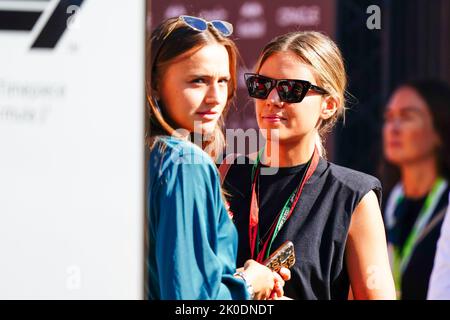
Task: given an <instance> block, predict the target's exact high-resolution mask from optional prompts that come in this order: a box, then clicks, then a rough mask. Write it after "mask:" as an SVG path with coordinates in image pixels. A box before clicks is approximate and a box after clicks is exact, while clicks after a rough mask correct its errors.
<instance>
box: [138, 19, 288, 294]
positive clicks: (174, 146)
mask: <svg viewBox="0 0 450 320" xmlns="http://www.w3.org/2000/svg"><path fill="white" fill-rule="evenodd" d="M231 33H232V26H231V24H229V23H227V22H225V21H211V22H207V21H205V20H203V19H200V18H196V17H190V16H180V17H179V18H172V19H169V20H166V21H165V22H163V23H162V24H160V25H159V26H158V27H157V28H156V29H155V30H154V31H153V33H152V35H151V39H150V41H149V42H148V49H149V50H150V52H149V54H148V56H147V58H148V59H147V61H148V63H149V65H148V66H147V98H148V99H147V100H148V103H149V107H150V108H149V109H150V128H149V129H150V130H149V134H148V140H149V141H148V142H149V146H150V156H149V166H148V167H149V168H148V169H149V173H148V198H147V200H148V209H147V218H148V241H149V242H148V260H147V264H148V283H147V289H148V298H150V299H248V298H256V299H266V298H270V297H271V296H272V297H274V296H281V295H283V289H282V286H283V284H284V280H283V278H282V277H281V276H280V275H279V274H277V273H274V272H272V271H271V270H270V269H268V268H267V267H265V266H263V265H261V264H259V263H257V262H255V261H253V260H247V261H246V262H245V264H244V267H243V268H240V269H238V270H236V264H235V263H236V262H235V261H236V251H237V232H236V229H235V227H234V225H233V223H232V221H231V219H230V218H229V216H228V213H227V210H226V209H225V206H224V203H223V201H222V197H223V195H222V191H221V188H220V182H219V179H218V172H217V168H216V166H215V164H214V163H213V161H212V160H213V159H212V158H211V157H214V156H216V155H218V154H219V153H221V151H222V147H223V144H224V138H223V134H222V133H221V128H220V123H221V118H222V113H223V111H224V109H225V108H226V106H227V105H228V104H229V102H230V100H231V99H232V98H233V96H234V95H235V91H236V60H237V54H238V53H237V49H236V46H235V44H234V43H233V41H231V40H230V39H228V38H227V37H228V36H229V35H230V34H231ZM193 135H196V136H197V137H198V136H200V137H201V136H203V135H205V136H208V138H207V139H206V138H205V140H204V141H202V143H203V147H205V149H206V150H208V151H209V154H207V153H205V152H204V151H203V150H202V149H201V148H200V147H198V146H196V145H195V144H193V143H191V142H190V141H189V140H190V137H191V136H193ZM236 271H237V272H236ZM281 274H282V275H283V277H284V279H288V278H289V276H290V275H289V270H287V271H286V270H285V271H284V273H283V272H282V273H281Z"/></svg>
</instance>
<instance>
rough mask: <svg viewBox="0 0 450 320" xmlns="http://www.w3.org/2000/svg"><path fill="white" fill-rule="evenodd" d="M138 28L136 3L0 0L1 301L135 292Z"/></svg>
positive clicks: (139, 247)
mask: <svg viewBox="0 0 450 320" xmlns="http://www.w3.org/2000/svg"><path fill="white" fill-rule="evenodd" d="M144 33H145V1H144V0H133V1H121V0H84V1H82V0H78V1H64V0H40V1H24V0H14V1H5V0H0V299H16V298H19V299H35V298H36V299H122V298H123V299H140V298H143V296H144V289H143V288H144V260H143V257H144V248H143V244H144V139H143V137H144V39H145V34H144Z"/></svg>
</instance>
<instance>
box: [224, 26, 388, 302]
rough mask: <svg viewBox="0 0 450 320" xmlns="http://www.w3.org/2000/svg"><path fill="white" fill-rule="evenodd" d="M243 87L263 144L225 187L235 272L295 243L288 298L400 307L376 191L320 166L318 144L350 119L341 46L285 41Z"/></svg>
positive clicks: (233, 170) (312, 37)
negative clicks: (342, 119)
mask: <svg viewBox="0 0 450 320" xmlns="http://www.w3.org/2000/svg"><path fill="white" fill-rule="evenodd" d="M245 81H246V85H247V88H248V92H249V95H250V97H252V98H255V106H256V117H257V122H258V126H259V128H260V129H264V131H263V134H265V135H266V140H267V143H266V145H265V147H264V148H263V149H261V150H260V151H259V152H258V154H257V155H255V157H254V158H253V159H252V160H253V161H250V160H249V159H244V158H239V159H237V161H235V164H233V165H231V167H229V168H228V171H227V175H226V178H225V183H224V188H225V190H226V191H227V192H228V193H230V197H229V200H230V205H231V211H232V212H233V214H234V221H235V224H236V226H237V228H238V233H239V246H238V247H239V250H238V260H237V262H238V264H239V263H241V262H242V261H245V260H246V259H250V258H251V259H255V260H257V261H263V260H264V259H266V258H267V257H268V256H269V255H270V254H271V253H272V252H273V251H274V250H276V249H277V248H278V247H279V246H280V245H281V244H282V243H283V242H285V241H287V240H290V241H292V242H293V243H294V247H295V254H296V262H295V264H294V266H293V267H292V269H291V272H292V279H291V281H289V282H287V283H286V286H285V288H284V291H285V294H286V296H288V297H291V298H294V299H347V298H348V297H349V296H350V297H351V296H352V293H353V298H355V299H394V298H395V289H394V284H393V280H392V274H391V272H390V268H389V260H388V254H387V247H386V238H385V233H384V226H383V221H382V216H381V212H380V207H379V199H380V197H381V185H380V182H379V181H378V180H377V179H375V178H374V177H371V176H369V175H366V174H363V173H361V172H357V171H354V170H350V169H347V168H343V167H340V166H337V165H335V164H333V163H330V162H328V161H327V160H325V159H324V158H323V154H324V150H323V148H322V144H321V136H322V135H323V134H325V133H326V132H327V131H328V130H329V129H330V128H331V127H332V126H333V124H334V123H335V122H336V119H337V118H338V117H339V116H340V115H342V114H343V112H344V92H345V86H346V76H345V69H344V64H343V59H342V57H341V53H340V51H339V49H338V48H337V46H336V45H335V44H334V43H333V41H332V40H331V39H329V38H328V37H327V36H325V35H323V34H321V33H318V32H293V33H289V34H286V35H282V36H279V37H277V38H275V39H274V40H272V41H271V42H270V43H269V44H268V45H267V46H266V47H265V48H264V49H263V51H262V53H261V55H260V58H259V60H258V62H257V65H256V69H255V73H250V74H246V75H245ZM264 132H265V133H264ZM274 141H275V143H274ZM348 143H351V141H349V142H348ZM361 156H363V155H361ZM250 158H251V157H250ZM255 158H256V159H255ZM230 160H232V158H230V157H228V158H227V160H226V161H230ZM243 162H244V163H246V164H239V163H243ZM222 168H224V166H222ZM268 169H274V170H268ZM221 171H222V172H225V170H221ZM264 172H266V174H264ZM350 288H351V290H350ZM351 292H352V293H351Z"/></svg>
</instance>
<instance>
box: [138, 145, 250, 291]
mask: <svg viewBox="0 0 450 320" xmlns="http://www.w3.org/2000/svg"><path fill="white" fill-rule="evenodd" d="M149 161H150V162H149V166H148V168H149V179H148V183H149V185H148V193H147V201H148V204H149V205H148V209H147V214H148V224H149V225H148V230H149V232H148V237H149V248H148V261H147V262H148V272H149V273H148V297H149V299H172V300H175V299H183V300H191V299H192V300H193V299H248V293H247V290H246V287H245V283H244V282H243V281H242V280H241V279H238V278H235V277H234V276H233V274H234V272H235V271H236V262H235V261H236V254H237V231H236V228H235V226H234V224H233V222H232V221H231V219H230V218H229V216H228V213H227V210H226V209H225V206H224V204H223V201H222V194H221V190H220V182H219V181H220V179H219V176H218V172H217V169H216V167H215V165H214V163H213V161H212V159H211V158H210V157H209V156H208V155H207V154H206V153H205V152H204V151H203V150H201V149H200V148H199V147H197V146H196V145H194V144H192V143H190V142H187V141H184V140H181V139H177V138H173V137H161V138H159V140H158V141H157V142H156V144H155V146H154V147H153V148H152V151H151V153H150V159H149Z"/></svg>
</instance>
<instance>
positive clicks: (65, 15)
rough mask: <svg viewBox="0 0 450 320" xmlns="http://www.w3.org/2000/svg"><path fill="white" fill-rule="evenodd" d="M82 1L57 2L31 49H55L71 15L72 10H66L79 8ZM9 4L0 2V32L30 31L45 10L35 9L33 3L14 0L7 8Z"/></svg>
mask: <svg viewBox="0 0 450 320" xmlns="http://www.w3.org/2000/svg"><path fill="white" fill-rule="evenodd" d="M50 1H51V0H41V1H40V2H41V3H43V4H44V5H45V3H47V5H48V4H49V2H50ZM83 1H84V0H58V4H57V5H56V7H55V9H54V10H53V12H52V14H51V15H50V17H49V18H48V20H47V22H46V23H45V25H44V27H43V28H42V30H41V31H40V33H39V34H38V36H37V37H36V39H35V41H34V42H33V44H32V45H31V48H32V49H37V48H47V49H53V48H55V47H56V45H57V44H58V41H59V40H60V39H61V37H62V35H63V34H64V32H65V31H66V29H67V26H68V23H67V21H68V19H69V18H71V15H72V14H73V10H68V8H74V7H80V6H81V4H82V3H83ZM10 3H11V1H4V0H0V31H2V30H6V31H31V30H33V28H34V27H35V26H36V24H37V22H38V20H39V17H41V15H42V13H43V12H44V10H45V9H39V8H36V6H35V4H36V2H35V1H27V0H16V1H14V2H13V5H12V6H11V7H9V8H8V7H7V4H10Z"/></svg>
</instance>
